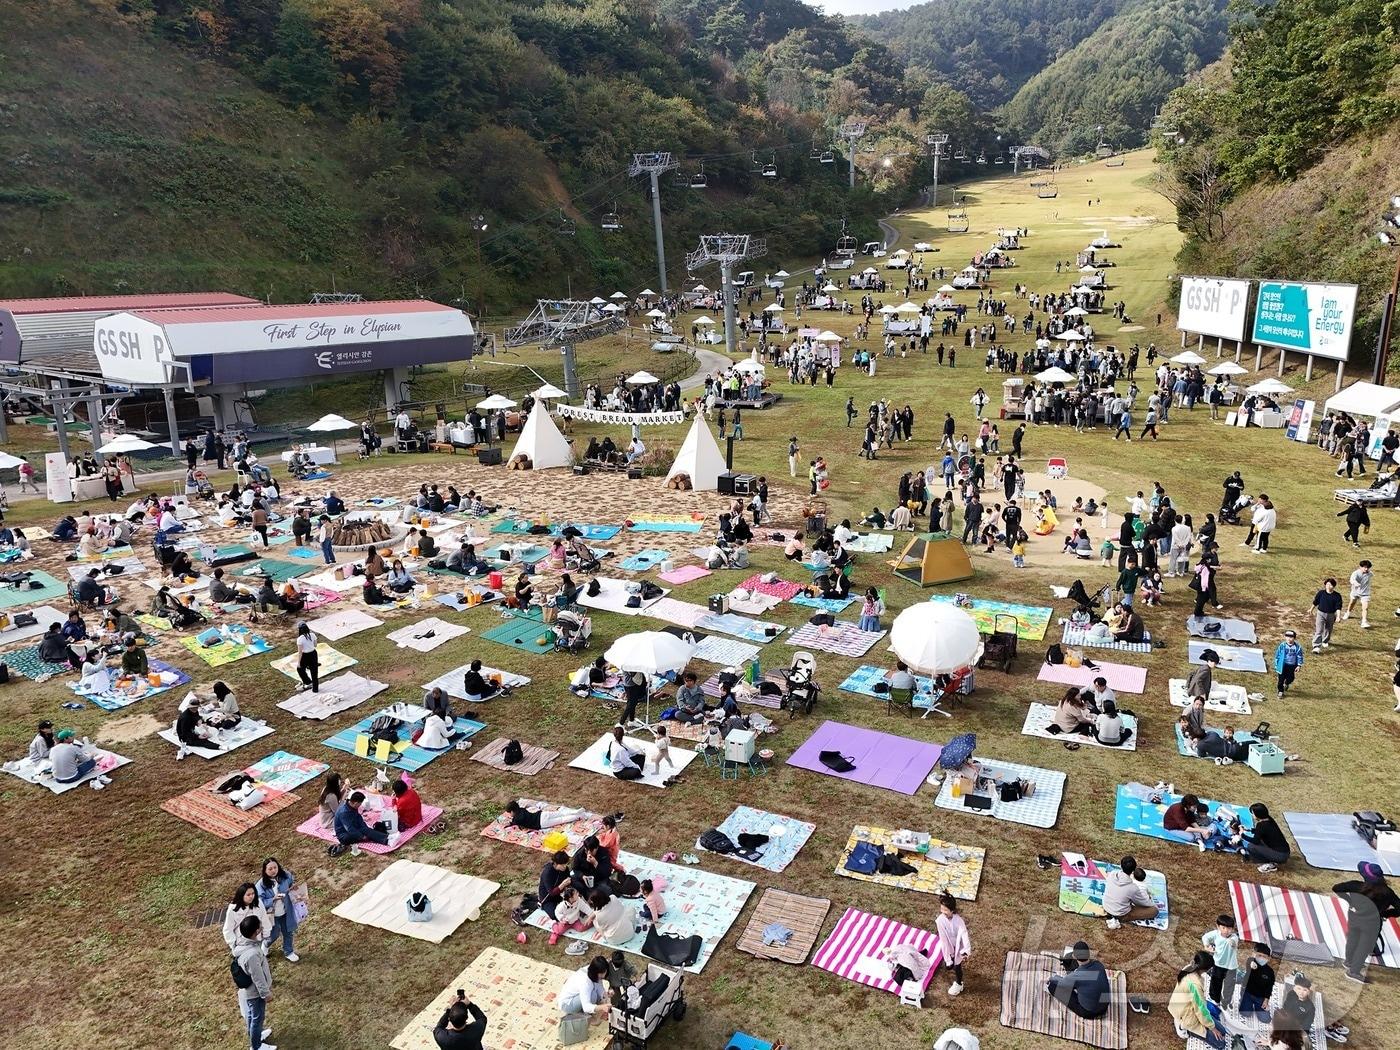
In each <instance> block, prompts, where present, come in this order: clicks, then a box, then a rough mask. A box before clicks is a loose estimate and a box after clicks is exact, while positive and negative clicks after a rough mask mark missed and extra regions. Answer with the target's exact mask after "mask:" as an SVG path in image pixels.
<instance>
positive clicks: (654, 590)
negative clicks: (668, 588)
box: [642, 580, 661, 601]
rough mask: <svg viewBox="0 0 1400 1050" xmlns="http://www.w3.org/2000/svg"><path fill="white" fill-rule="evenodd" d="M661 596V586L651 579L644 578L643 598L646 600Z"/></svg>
mask: <svg viewBox="0 0 1400 1050" xmlns="http://www.w3.org/2000/svg"><path fill="white" fill-rule="evenodd" d="M660 597H661V588H660V587H658V586H657V585H656V584H654V583H652V582H651V581H650V580H643V581H642V598H643V599H644V600H646V601H650V600H651V599H653V598H660Z"/></svg>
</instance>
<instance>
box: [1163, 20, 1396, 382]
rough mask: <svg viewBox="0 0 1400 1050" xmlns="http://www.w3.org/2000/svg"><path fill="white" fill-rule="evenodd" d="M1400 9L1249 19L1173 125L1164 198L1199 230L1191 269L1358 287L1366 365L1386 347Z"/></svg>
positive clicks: (1190, 90)
mask: <svg viewBox="0 0 1400 1050" xmlns="http://www.w3.org/2000/svg"><path fill="white" fill-rule="evenodd" d="M1397 70H1400V4H1397V3H1395V2H1394V0H1278V2H1277V3H1275V4H1270V5H1267V6H1262V5H1261V6H1259V7H1256V8H1253V9H1251V10H1249V11H1248V12H1247V13H1245V17H1243V18H1242V19H1241V21H1240V22H1239V23H1238V24H1237V25H1236V27H1235V28H1234V30H1233V32H1232V37H1231V41H1230V49H1229V52H1228V54H1227V56H1226V57H1225V59H1223V60H1222V61H1221V62H1220V63H1218V64H1217V65H1216V66H1214V67H1212V68H1210V69H1209V70H1207V71H1205V72H1204V73H1203V74H1202V75H1201V76H1199V77H1196V78H1194V79H1193V80H1192V81H1191V82H1190V83H1189V84H1187V85H1186V86H1185V87H1183V88H1181V89H1180V90H1178V91H1177V92H1175V93H1174V94H1173V95H1172V97H1171V99H1170V101H1169V102H1168V104H1167V106H1166V107H1165V109H1164V117H1165V119H1166V120H1167V121H1168V122H1169V126H1170V127H1172V128H1173V129H1175V131H1176V134H1175V135H1171V136H1164V137H1163V139H1162V148H1161V150H1160V159H1161V160H1162V162H1163V182H1162V189H1163V191H1164V193H1165V194H1166V195H1167V196H1168V197H1169V198H1170V199H1172V200H1173V201H1174V202H1175V203H1176V204H1177V209H1178V216H1179V218H1178V221H1179V223H1180V225H1181V227H1182V229H1183V230H1184V231H1185V232H1186V233H1187V235H1188V236H1187V242H1186V246H1185V248H1184V249H1183V251H1182V254H1181V257H1180V259H1179V268H1180V270H1181V271H1182V272H1199V273H1221V274H1240V275H1242V276H1249V277H1278V278H1285V279H1300V280H1301V279H1313V280H1328V281H1336V282H1353V283H1356V284H1358V285H1359V286H1360V288H1361V293H1360V296H1359V298H1358V301H1357V316H1358V325H1357V335H1356V338H1355V342H1354V345H1353V359H1364V358H1365V357H1366V356H1367V355H1368V354H1369V353H1370V351H1371V349H1372V347H1373V346H1374V341H1375V335H1376V331H1377V327H1378V322H1379V316H1380V303H1381V299H1382V297H1383V295H1384V293H1385V291H1387V290H1388V288H1389V285H1390V279H1391V275H1392V274H1393V272H1394V267H1395V261H1396V260H1395V257H1394V255H1393V252H1394V251H1395V250H1396V249H1394V248H1386V247H1385V246H1383V245H1382V244H1381V243H1380V241H1379V239H1378V238H1377V237H1376V231H1377V230H1378V229H1379V228H1380V219H1381V214H1382V212H1383V211H1384V210H1385V209H1386V207H1387V202H1388V201H1389V199H1390V197H1391V196H1392V195H1393V194H1395V193H1400V176H1397V167H1396V163H1395V157H1396V155H1397V152H1398V151H1400V87H1397V84H1396V73H1397Z"/></svg>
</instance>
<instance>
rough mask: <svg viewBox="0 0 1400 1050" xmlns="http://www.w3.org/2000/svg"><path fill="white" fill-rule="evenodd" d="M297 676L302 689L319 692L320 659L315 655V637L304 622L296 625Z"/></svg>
mask: <svg viewBox="0 0 1400 1050" xmlns="http://www.w3.org/2000/svg"><path fill="white" fill-rule="evenodd" d="M297 652H298V653H300V654H301V655H300V656H299V657H298V658H297V676H298V677H299V678H300V679H301V684H302V686H303V687H305V686H310V687H311V691H312V692H313V693H319V692H320V691H321V658H320V656H318V655H317V653H316V635H315V633H314V632H313V631H312V630H311V628H310V627H308V626H307V625H306V621H304V620H303V621H301V622H299V623H298V624H297Z"/></svg>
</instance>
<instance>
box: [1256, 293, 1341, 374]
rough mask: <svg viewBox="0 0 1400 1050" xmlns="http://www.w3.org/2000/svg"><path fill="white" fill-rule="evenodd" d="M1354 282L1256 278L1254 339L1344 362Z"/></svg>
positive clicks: (1281, 347) (1285, 348)
mask: <svg viewBox="0 0 1400 1050" xmlns="http://www.w3.org/2000/svg"><path fill="white" fill-rule="evenodd" d="M1355 312H1356V285H1354V284H1295V283H1289V282H1286V281H1260V282H1259V298H1258V300H1257V301H1256V302H1255V304H1254V342H1256V343H1262V344H1263V345H1264V346H1276V347H1278V348H1279V349H1280V350H1296V351H1297V352H1298V353H1301V354H1311V355H1313V356H1315V357H1326V358H1330V359H1331V360H1333V361H1345V360H1346V359H1347V354H1348V353H1349V352H1350V350H1351V327H1352V315H1353V314H1354V313H1355Z"/></svg>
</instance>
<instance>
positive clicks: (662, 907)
mask: <svg viewBox="0 0 1400 1050" xmlns="http://www.w3.org/2000/svg"><path fill="white" fill-rule="evenodd" d="M665 914H666V899H665V898H664V897H662V896H661V890H660V889H658V888H657V885H656V883H654V882H652V880H651V879H643V880H642V918H644V919H649V920H651V921H652V922H656V921H657V920H659V919H660V918H661V917H662V916H664V915H665Z"/></svg>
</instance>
